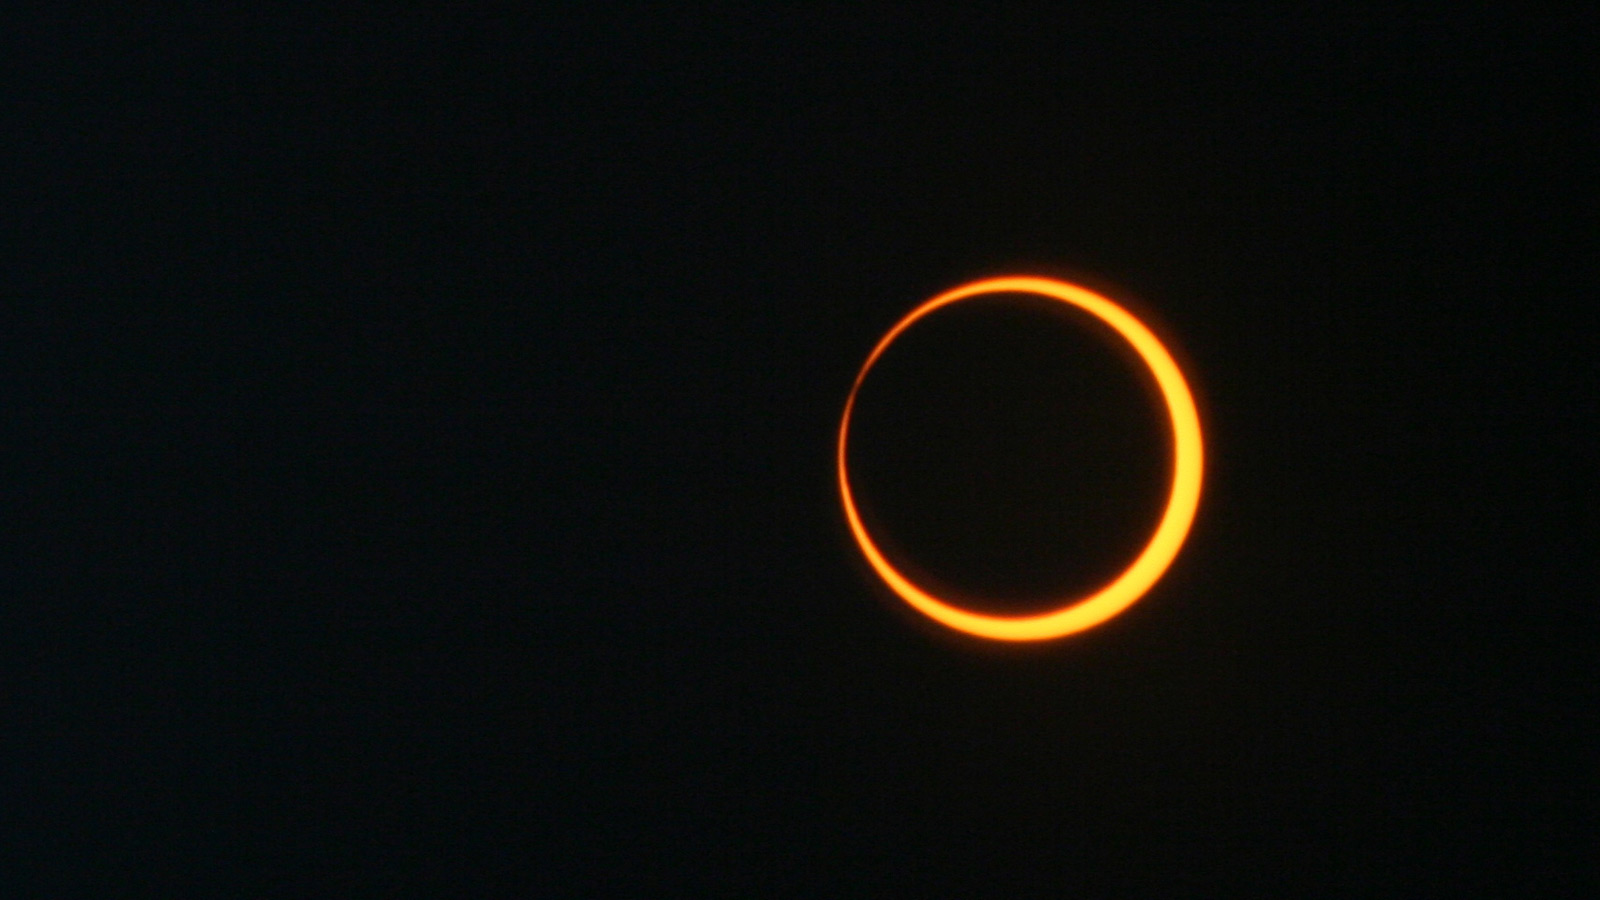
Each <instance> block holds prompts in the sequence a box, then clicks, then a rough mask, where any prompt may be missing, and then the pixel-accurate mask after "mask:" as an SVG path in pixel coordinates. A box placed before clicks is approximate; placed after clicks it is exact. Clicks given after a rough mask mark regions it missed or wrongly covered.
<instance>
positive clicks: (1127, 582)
mask: <svg viewBox="0 0 1600 900" xmlns="http://www.w3.org/2000/svg"><path fill="white" fill-rule="evenodd" d="M1001 292H1017V293H1027V294H1039V295H1041V296H1044V297H1049V298H1050V299H1052V300H1059V301H1061V302H1062V303H1068V304H1071V305H1073V306H1076V307H1078V308H1079V309H1082V310H1085V311H1087V312H1089V313H1091V314H1092V315H1094V316H1096V317H1097V318H1099V319H1100V320H1101V321H1103V322H1105V323H1106V324H1107V325H1110V326H1111V327H1112V328H1114V329H1116V331H1117V333H1118V334H1120V335H1122V336H1123V337H1124V338H1125V339H1127V341H1128V343H1130V344H1132V345H1133V349H1134V350H1136V351H1138V353H1139V356H1140V357H1141V358H1142V359H1143V360H1144V362H1145V365H1147V366H1149V367H1150V371H1151V373H1152V374H1154V375H1155V377H1156V384H1157V385H1158V386H1159V387H1160V388H1161V396H1162V397H1163V398H1164V399H1165V400H1166V404H1167V412H1168V414H1170V416H1171V417H1172V440H1173V461H1172V494H1171V496H1170V497H1169V498H1168V499H1167V509H1166V512H1165V513H1163V514H1162V516H1161V524H1159V525H1157V526H1156V530H1155V534H1154V535H1153V536H1152V537H1151V538H1150V543H1149V544H1147V545H1145V548H1144V550H1143V551H1142V552H1141V553H1140V554H1139V556H1138V558H1137V559H1135V560H1134V561H1133V564H1132V565H1130V566H1128V568H1127V570H1126V571H1124V572H1123V573H1122V574H1121V575H1118V576H1117V577H1116V579H1115V580H1113V581H1112V582H1111V583H1110V584H1107V585H1106V586H1105V587H1103V588H1101V589H1100V590H1098V591H1096V592H1095V593H1093V594H1090V595H1089V596H1087V597H1084V598H1082V599H1080V600H1076V601H1073V602H1070V603H1067V604H1065V605H1063V606H1061V607H1059V608H1057V609H1054V610H1052V611H1050V612H1047V613H1041V614H1039V615H1032V616H989V615H981V614H979V613H975V612H971V611H968V610H965V609H960V608H958V607H956V606H952V605H950V604H949V603H946V602H945V601H943V600H940V599H939V598H937V597H935V596H933V595H932V594H929V593H928V592H926V591H924V590H922V589H921V588H919V587H917V586H916V585H915V584H912V583H911V581H910V580H909V579H908V578H906V577H905V576H904V575H902V574H900V572H898V571H896V569H895V568H894V566H892V565H890V564H889V561H888V560H887V559H885V558H884V556H883V553H882V552H880V551H879V550H878V546H877V545H876V544H874V543H873V542H872V538H871V536H870V535H868V534H867V529H866V527H865V526H864V525H862V524H861V515H860V514H859V513H858V512H856V503H855V499H854V497H852V496H851V493H850V477H849V473H848V471H847V470H846V467H845V446H846V444H847V442H848V440H849V435H850V413H851V411H852V410H853V409H854V408H855V403H856V394H857V393H858V392H859V391H860V390H861V383H862V381H864V380H866V377H867V372H869V371H871V370H872V364H873V363H875V362H877V360H878V357H879V356H882V355H883V351H884V350H886V349H888V347H889V345H890V344H891V343H893V342H894V339H895V338H896V337H899V335H900V333H901V332H903V331H905V330H906V329H907V328H909V327H911V325H912V324H913V323H915V322H916V321H917V320H918V319H920V318H922V317H923V316H926V315H927V314H929V313H931V312H933V311H934V310H936V309H939V308H940V307H942V306H948V305H949V304H951V303H955V302H957V301H959V300H966V299H968V298H971V297H976V296H979V295H981V294H995V293H1001ZM1203 456H1204V453H1203V450H1202V448H1201V441H1200V415H1199V413H1198V412H1196V411H1195V406H1194V397H1193V395H1191V394H1190V393H1189V385H1188V382H1186V381H1185V380H1184V378H1183V373H1182V372H1181V371H1180V370H1179V369H1178V364H1177V363H1175V362H1173V360H1172V354H1170V353H1168V352H1167V348H1166V347H1163V346H1162V345H1161V342H1160V341H1159V340H1157V339H1156V336H1155V335H1154V334H1151V333H1150V329H1148V328H1146V327H1145V326H1144V323H1142V322H1140V321H1139V320H1138V319H1136V318H1134V316H1133V315H1132V314H1131V313H1129V312H1128V311H1127V310H1125V309H1123V308H1122V307H1120V306H1118V305H1117V304H1115V303H1113V302H1111V301H1110V300H1107V299H1106V298H1105V297H1102V296H1100V295H1099V294H1096V293H1095V292H1094V291H1091V290H1088V289H1086V288H1082V287H1079V286H1077V285H1075V284H1068V283H1066V282H1063V281H1054V280H1052V279H1049V278H1033V277H1026V276H1014V277H1006V278H990V279H985V280H983V281H974V282H972V283H970V284H964V285H962V286H960V287H958V288H954V289H952V290H949V291H946V292H944V293H943V294H940V295H939V296H937V297H934V298H933V299H932V300H929V301H927V302H926V303H923V304H922V305H921V306H919V307H917V308H916V309H914V310H912V311H911V312H910V313H909V314H908V315H907V316H906V317H905V318H903V319H901V320H900V321H899V323H897V324H896V325H895V326H894V327H893V328H891V329H889V333H888V334H886V335H884V336H883V340H881V341H879V342H878V346H876V347H874V348H872V353H871V354H870V355H868V356H867V361H866V363H865V364H864V365H862V367H861V372H860V373H859V374H857V375H856V380H855V384H854V385H852V386H851V388H850V397H849V398H848V399H847V400H846V401H845V404H844V419H843V420H842V421H841V422H840V423H839V493H840V495H841V496H842V497H843V498H844V512H845V517H846V518H847V519H849V522H850V531H851V532H853V533H854V534H855V537H856V543H858V544H860V545H861V552H862V553H863V554H865V555H866V557H867V562H869V563H871V564H872V568H873V569H874V570H876V571H877V573H878V575H879V577H881V578H882V579H883V580H884V582H885V583H887V584H888V585H889V587H890V588H892V589H893V590H894V592H895V593H896V594H899V595H900V597H901V598H902V599H904V600H905V601H906V602H907V603H909V604H911V606H912V607H913V608H915V609H916V610H918V611H919V612H921V613H923V614H924V615H926V616H928V617H929V618H931V619H934V620H935V621H938V622H941V623H943V624H945V625H948V626H950V627H951V628H954V629H956V630H958V631H965V632H967V633H968V634H973V635H977V636H978V637H985V638H992V639H995V640H1001V641H1042V640H1048V639H1050V638H1058V637H1061V636H1063V635H1068V634H1072V633H1073V632H1076V631H1082V630H1083V629H1085V628H1090V627H1093V626H1095V625H1098V624H1100V623H1101V622H1104V621H1105V620H1107V619H1109V618H1111V617H1112V616H1114V615H1116V614H1117V613H1120V612H1122V611H1123V610H1125V609H1127V608H1128V607H1129V606H1132V605H1133V604H1134V602H1135V601H1137V600H1138V599H1139V598H1140V597H1142V596H1143V595H1144V593H1145V592H1146V591H1148V590H1149V589H1150V587H1151V586H1152V585H1154V584H1155V583H1156V581H1157V580H1158V579H1159V578H1160V577H1161V575H1162V573H1163V572H1165V571H1166V570H1167V566H1169V565H1171V563H1172V560H1173V558H1174V557H1176V556H1177V555H1178V549H1179V548H1180V547H1182V546H1183V539H1184V537H1185V536H1187V535H1188V533H1189V526H1190V524H1191V523H1193V522H1194V514H1195V510H1196V508H1197V507H1198V506H1199V504H1200V474H1201V469H1202V466H1203V459H1202V458H1203Z"/></svg>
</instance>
